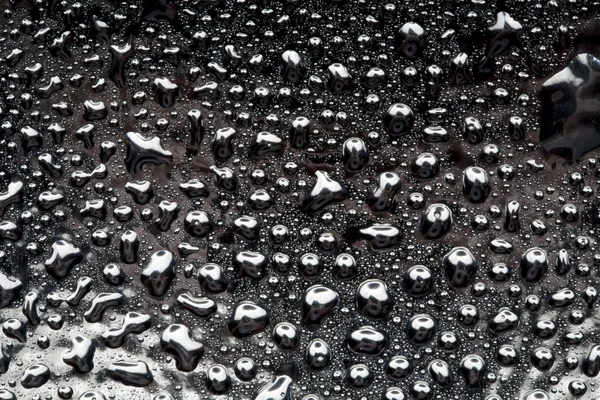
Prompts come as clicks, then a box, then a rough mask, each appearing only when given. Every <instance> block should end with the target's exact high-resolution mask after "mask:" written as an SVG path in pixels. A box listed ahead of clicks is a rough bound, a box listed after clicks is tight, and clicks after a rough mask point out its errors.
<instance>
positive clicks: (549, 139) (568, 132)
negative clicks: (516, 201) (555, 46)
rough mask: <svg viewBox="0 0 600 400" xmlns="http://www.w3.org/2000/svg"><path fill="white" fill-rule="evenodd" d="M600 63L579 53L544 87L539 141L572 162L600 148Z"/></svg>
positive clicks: (545, 147)
mask: <svg viewBox="0 0 600 400" xmlns="http://www.w3.org/2000/svg"><path fill="white" fill-rule="evenodd" d="M598 85H600V60H598V59H597V58H595V57H594V56H593V55H591V54H579V55H578V56H576V57H575V58H574V59H573V61H571V62H570V63H569V65H567V66H566V67H565V68H564V69H563V70H561V71H559V72H558V73H556V74H555V75H553V76H552V77H551V78H550V79H548V80H547V81H546V82H544V84H543V85H542V89H541V91H540V100H541V105H542V116H541V129H540V142H541V144H542V146H543V147H544V149H545V150H547V151H548V152H550V153H553V154H558V155H560V156H561V157H563V158H565V159H567V160H570V161H573V160H578V159H580V158H581V156H583V155H584V154H585V153H587V152H589V151H591V150H594V149H595V148H597V147H599V146H600V99H598V95H597V93H598V91H597V87H598Z"/></svg>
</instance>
